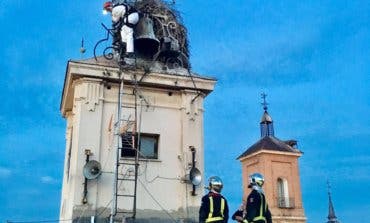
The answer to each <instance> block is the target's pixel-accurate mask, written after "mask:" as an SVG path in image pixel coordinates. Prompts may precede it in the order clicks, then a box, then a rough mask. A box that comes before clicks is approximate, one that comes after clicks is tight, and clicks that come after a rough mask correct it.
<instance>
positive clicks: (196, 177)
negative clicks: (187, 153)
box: [189, 167, 202, 186]
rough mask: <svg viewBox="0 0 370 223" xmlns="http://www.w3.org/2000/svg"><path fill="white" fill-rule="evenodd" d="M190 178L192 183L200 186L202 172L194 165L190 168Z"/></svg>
mask: <svg viewBox="0 0 370 223" xmlns="http://www.w3.org/2000/svg"><path fill="white" fill-rule="evenodd" d="M189 179H190V182H191V184H193V185H194V186H198V185H199V184H200V183H201V182H202V174H201V173H200V171H199V170H198V169H197V168H196V167H193V168H191V170H190V175H189Z"/></svg>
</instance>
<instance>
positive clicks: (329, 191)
mask: <svg viewBox="0 0 370 223" xmlns="http://www.w3.org/2000/svg"><path fill="white" fill-rule="evenodd" d="M326 184H327V185H328V194H329V196H330V195H331V186H330V182H329V179H327V180H326Z"/></svg>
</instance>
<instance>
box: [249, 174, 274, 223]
mask: <svg viewBox="0 0 370 223" xmlns="http://www.w3.org/2000/svg"><path fill="white" fill-rule="evenodd" d="M264 182H265V179H264V178H263V175H262V174H260V173H253V174H252V175H250V176H249V185H248V188H251V189H252V191H251V192H250V194H249V195H248V198H247V204H246V215H245V217H244V221H243V222H244V223H252V222H253V223H272V220H271V212H270V210H269V208H268V205H267V201H266V197H265V194H264V192H263V189H262V185H263V183H264Z"/></svg>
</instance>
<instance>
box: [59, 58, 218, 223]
mask: <svg viewBox="0 0 370 223" xmlns="http://www.w3.org/2000/svg"><path fill="white" fill-rule="evenodd" d="M104 69H106V68H104V67H99V66H93V65H83V64H78V63H73V62H72V63H71V62H70V63H69V65H68V67H67V73H66V75H67V76H66V82H65V86H64V92H63V98H62V106H61V110H62V113H63V115H64V117H65V118H66V120H67V131H66V157H65V160H66V161H65V171H64V179H63V189H62V198H61V203H62V205H61V213H60V218H61V219H62V220H63V219H72V218H75V217H76V216H77V217H78V216H89V215H97V214H99V213H100V212H101V210H102V209H103V208H105V207H108V209H109V210H110V208H111V200H112V198H113V195H112V193H113V174H112V173H113V172H114V165H115V163H114V160H115V155H116V145H117V142H116V139H117V138H116V137H115V136H114V130H112V131H109V130H108V129H109V126H112V123H111V124H110V119H111V117H114V118H113V119H117V105H118V87H119V85H118V84H117V83H113V82H114V81H115V80H114V79H106V78H104V77H103V76H102V75H101V72H102V71H103V70H104ZM111 69H112V71H111V72H112V73H115V72H117V71H116V70H115V69H114V68H111ZM138 73H139V72H138ZM125 75H128V77H129V76H130V74H125ZM149 76H150V77H149ZM149 76H148V79H147V80H146V82H145V83H146V84H151V86H150V87H140V94H141V95H142V96H143V97H144V98H145V99H146V100H147V101H148V102H149V107H146V106H143V107H142V109H140V108H138V111H139V112H138V114H139V117H141V118H142V119H141V128H140V129H141V132H143V133H152V134H159V135H160V138H159V148H158V153H159V158H158V159H157V160H141V161H140V166H139V181H138V188H137V189H138V190H137V210H138V216H137V217H140V216H141V217H143V218H146V217H148V216H145V213H151V211H154V212H153V213H163V212H164V211H163V210H162V209H164V210H166V211H167V212H169V213H171V215H173V217H175V218H176V219H181V218H192V219H194V221H195V220H196V219H197V218H198V213H197V211H198V210H197V209H198V208H199V206H200V199H201V196H202V192H203V186H204V185H203V184H202V185H200V186H199V187H197V194H198V195H197V196H191V191H192V185H190V184H186V183H184V182H183V180H182V179H183V178H184V177H185V175H186V174H188V173H189V171H190V164H191V152H190V150H189V146H194V147H195V148H196V149H197V150H196V151H197V153H196V160H197V164H196V166H197V168H198V169H200V171H201V172H202V173H203V172H204V158H203V157H204V152H203V151H204V139H203V136H204V135H203V113H204V109H203V100H204V95H206V93H209V92H210V91H212V90H213V87H214V84H215V80H213V79H209V78H208V79H207V78H194V80H195V82H196V84H197V86H201V90H202V91H204V92H205V94H202V95H201V96H199V97H196V95H197V92H196V91H195V90H194V89H191V87H192V82H190V81H191V80H190V77H186V76H176V75H170V74H158V73H156V74H149ZM107 86H111V87H110V89H108V88H107ZM126 87H127V88H126V89H130V88H131V87H130V86H128V85H127V86H126ZM174 88H175V89H174ZM130 90H131V89H130ZM169 92H172V95H171V96H170V95H169V94H168V93H169ZM195 97H196V99H195V100H194V101H193V102H192V99H194V98H195ZM123 102H124V104H125V105H128V104H133V100H132V97H131V98H130V97H125V98H124V101H123ZM140 110H141V112H140ZM128 113H130V111H129V109H126V110H123V114H124V116H126V117H127V115H128ZM139 117H138V123H139V122H140V120H139ZM113 124H114V123H113ZM72 129H73V130H72ZM71 137H72V143H71V153H70V161H69V162H68V159H69V152H68V151H69V144H70V140H71ZM86 149H89V150H91V152H92V154H93V155H92V156H91V157H90V159H94V160H97V161H99V162H100V163H101V165H102V167H103V173H102V175H101V176H100V177H99V178H98V179H96V180H90V181H89V182H88V196H87V199H88V204H87V205H82V198H83V183H84V176H83V174H82V170H83V166H84V165H85V159H86V156H85V150H86ZM68 164H69V165H70V166H69V176H68V175H67V168H68ZM125 170H127V168H126V169H121V171H123V172H125ZM120 188H121V189H122V190H123V191H125V192H129V191H131V190H132V189H133V188H132V185H128V184H126V185H124V184H123V185H121V186H120ZM148 191H149V192H148ZM122 199H124V198H119V202H118V204H119V206H120V205H121V206H122V202H121V200H122ZM99 208H100V209H99ZM129 209H131V206H130V207H129ZM97 210H98V211H97ZM109 210H107V211H106V212H108V213H109ZM179 210H180V211H179ZM155 211H157V212H155ZM178 211H179V212H178ZM140 213H143V215H141V214H140ZM104 214H105V213H104ZM104 214H102V215H104ZM153 215H154V214H153ZM164 215H166V214H165V213H164Z"/></svg>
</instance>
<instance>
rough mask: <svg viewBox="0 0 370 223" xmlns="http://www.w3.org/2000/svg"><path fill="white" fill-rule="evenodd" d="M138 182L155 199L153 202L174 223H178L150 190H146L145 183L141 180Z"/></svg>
mask: <svg viewBox="0 0 370 223" xmlns="http://www.w3.org/2000/svg"><path fill="white" fill-rule="evenodd" d="M138 180H139V182H140V183H141V186H143V188H144V190H145V191H146V192H147V193H148V194H149V196H150V197H151V198H152V199H153V201H154V202H155V203H157V204H158V206H159V207H160V208H161V209H162V211H164V212H165V213H166V214H167V215H168V216H169V217H170V218H171V219H172V221H173V222H175V223H177V221H176V219H175V218H174V217H173V216H172V215H171V214H170V213H169V212H168V211H167V210H166V209H164V207H163V206H162V205H161V203H159V201H158V200H157V199H156V198H155V197H154V196H153V194H151V193H150V191H149V190H148V188H146V186H145V185H144V183H143V182H142V181H141V180H140V179H139V178H138Z"/></svg>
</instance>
